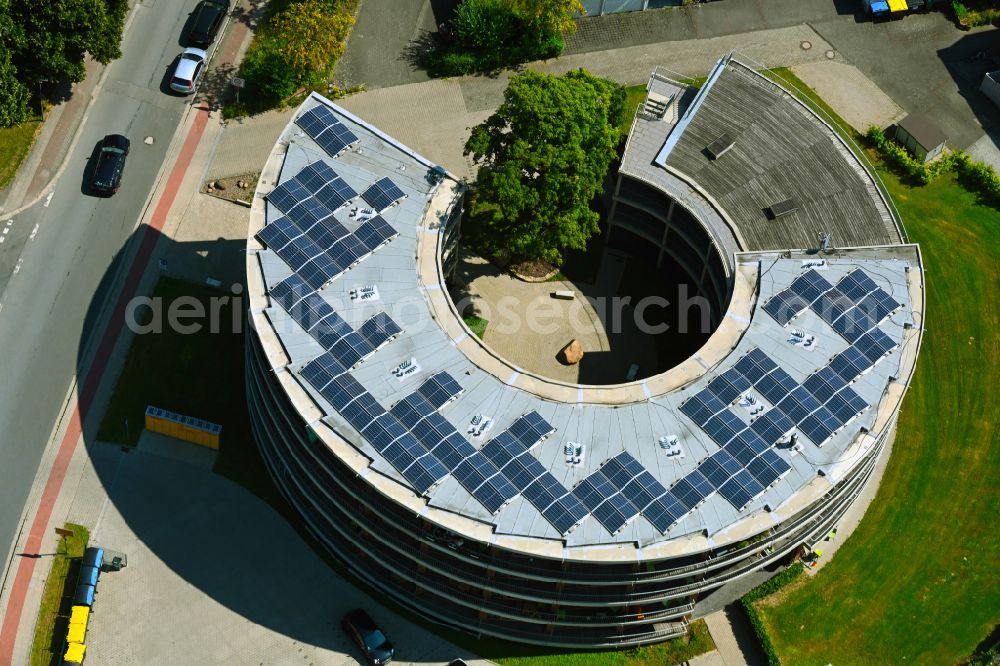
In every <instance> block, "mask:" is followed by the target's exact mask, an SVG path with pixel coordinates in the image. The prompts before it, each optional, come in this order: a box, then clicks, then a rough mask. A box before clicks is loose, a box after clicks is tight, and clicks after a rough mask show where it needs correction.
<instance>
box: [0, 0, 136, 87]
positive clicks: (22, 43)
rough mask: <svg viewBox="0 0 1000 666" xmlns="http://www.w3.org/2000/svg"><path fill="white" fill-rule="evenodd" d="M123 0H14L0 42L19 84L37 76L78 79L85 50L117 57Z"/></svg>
mask: <svg viewBox="0 0 1000 666" xmlns="http://www.w3.org/2000/svg"><path fill="white" fill-rule="evenodd" d="M127 10H128V2H127V0H59V1H58V2H53V0H16V1H15V2H14V3H12V4H11V6H10V19H11V30H10V33H9V34H8V35H5V42H6V45H7V47H8V48H9V49H10V51H11V53H12V60H13V63H14V65H15V67H17V71H18V73H19V74H18V77H19V79H20V80H21V82H22V83H25V84H33V83H34V82H35V81H37V80H38V79H39V78H40V77H42V76H46V77H49V78H51V79H66V80H69V81H73V82H77V81H82V80H83V78H84V76H85V75H86V68H85V67H84V62H83V59H84V55H86V54H90V56H91V57H93V58H94V59H95V60H97V61H98V62H100V63H103V64H107V63H109V62H111V61H112V60H114V59H115V58H119V57H121V40H122V31H123V29H124V22H125V13H126V12H127Z"/></svg>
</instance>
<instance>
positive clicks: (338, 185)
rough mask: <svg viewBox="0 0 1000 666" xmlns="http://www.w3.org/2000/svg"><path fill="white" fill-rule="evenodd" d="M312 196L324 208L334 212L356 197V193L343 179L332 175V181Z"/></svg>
mask: <svg viewBox="0 0 1000 666" xmlns="http://www.w3.org/2000/svg"><path fill="white" fill-rule="evenodd" d="M313 195H314V196H315V197H316V199H317V200H318V201H319V202H320V203H322V204H323V205H324V206H326V207H327V208H329V209H330V210H332V211H336V210H337V209H338V208H340V207H341V206H343V205H344V204H346V203H347V202H348V201H350V200H351V199H353V198H354V197H356V196H358V193H357V192H355V191H354V188H352V187H351V186H350V185H348V184H347V183H346V182H345V181H344V179H343V178H341V177H340V176H338V175H336V174H334V179H333V180H331V181H330V182H328V183H327V184H326V185H324V186H323V187H321V188H320V189H319V190H315V191H314V193H313Z"/></svg>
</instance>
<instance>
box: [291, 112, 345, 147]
mask: <svg viewBox="0 0 1000 666" xmlns="http://www.w3.org/2000/svg"><path fill="white" fill-rule="evenodd" d="M295 124H296V125H298V126H299V127H301V128H302V129H303V130H305V132H306V134H308V135H309V136H310V137H312V139H313V141H315V142H316V143H317V144H319V146H320V147H321V148H322V149H323V150H324V151H325V152H326V154H327V155H329V156H330V157H336V156H337V155H339V154H340V153H341V152H343V151H344V150H345V149H347V148H348V147H349V146H351V145H353V144H355V143H357V141H358V137H357V136H356V135H355V134H354V132H352V131H351V130H350V128H348V127H347V125H345V124H344V123H342V122H340V119H338V118H337V116H335V115H334V113H333V111H331V110H330V109H329V108H328V107H326V106H324V105H322V104H319V105H317V106H314V107H313V108H311V109H309V110H308V111H306V112H305V113H303V114H302V115H301V116H299V117H298V119H297V120H296V121H295Z"/></svg>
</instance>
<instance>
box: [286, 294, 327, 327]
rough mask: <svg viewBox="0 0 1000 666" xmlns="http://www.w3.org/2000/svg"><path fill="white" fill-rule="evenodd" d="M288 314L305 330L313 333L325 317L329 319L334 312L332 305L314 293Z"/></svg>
mask: <svg viewBox="0 0 1000 666" xmlns="http://www.w3.org/2000/svg"><path fill="white" fill-rule="evenodd" d="M288 314H289V315H291V317H292V319H294V320H295V322H296V323H297V324H298V325H299V326H301V327H302V328H303V329H305V330H306V331H311V330H312V329H313V328H315V327H316V325H317V324H319V323H320V321H321V320H322V319H323V318H324V317H328V316H330V315H332V314H334V312H333V308H332V307H330V304H329V303H327V302H326V301H324V300H323V297H322V296H320V295H319V294H317V293H316V292H315V291H314V292H313V293H311V294H309V295H308V296H306V297H305V298H303V299H302V300H301V301H299V302H298V304H297V305H296V306H295V307H294V308H292V309H291V310H290V311H289V313H288Z"/></svg>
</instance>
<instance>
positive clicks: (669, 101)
mask: <svg viewBox="0 0 1000 666" xmlns="http://www.w3.org/2000/svg"><path fill="white" fill-rule="evenodd" d="M673 102H674V98H673V97H664V96H663V95H658V94H657V93H654V92H650V93H647V94H646V103H645V104H643V105H642V112H643V113H644V114H646V116H647V117H649V118H652V119H654V120H660V119H662V118H664V117H665V116H666V115H667V112H668V111H670V109H671V107H672V106H673Z"/></svg>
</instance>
